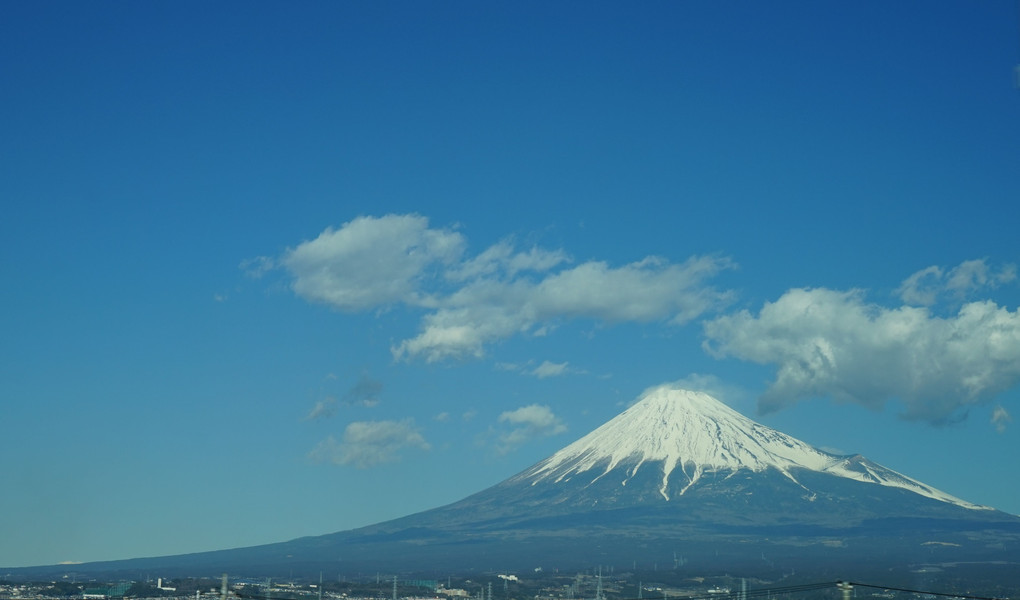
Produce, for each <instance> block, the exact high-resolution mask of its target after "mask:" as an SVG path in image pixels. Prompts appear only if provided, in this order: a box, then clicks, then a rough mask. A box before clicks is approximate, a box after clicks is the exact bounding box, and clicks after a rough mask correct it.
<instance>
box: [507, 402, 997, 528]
mask: <svg viewBox="0 0 1020 600" xmlns="http://www.w3.org/2000/svg"><path fill="white" fill-rule="evenodd" d="M649 469H652V470H655V472H656V474H657V475H658V476H659V477H660V478H661V484H660V486H659V493H660V494H661V495H662V497H663V498H664V499H665V500H667V501H668V500H670V498H671V490H676V492H675V493H677V494H679V495H683V494H684V493H686V492H687V491H688V490H689V489H690V488H691V487H692V486H695V485H696V484H697V483H698V482H699V481H700V480H701V479H702V477H703V476H705V475H706V474H707V473H711V474H714V475H720V474H725V475H724V477H732V476H734V475H735V474H736V473H738V472H740V471H741V470H745V471H751V472H762V471H765V470H767V469H775V470H776V471H777V472H778V473H781V474H782V475H783V476H785V477H787V478H789V479H790V480H791V481H793V482H795V483H797V484H798V485H801V484H800V481H799V480H798V473H799V472H802V471H803V470H807V471H813V472H819V473H828V474H831V475H836V476H839V477H845V478H848V479H854V480H856V481H862V482H868V483H874V484H878V485H884V486H890V487H897V488H902V489H905V490H909V491H911V492H914V493H917V494H920V495H922V496H926V497H929V498H933V499H935V500H940V501H942V502H948V503H951V504H956V505H958V506H962V507H966V508H973V509H979V508H985V507H981V506H978V505H975V504H971V503H969V502H966V501H964V500H960V499H959V498H956V497H953V496H951V495H949V494H947V493H945V492H942V491H939V490H937V489H934V488H932V487H930V486H927V485H925V484H923V483H921V482H919V481H916V480H914V479H911V478H909V477H906V476H904V475H901V474H899V473H897V472H895V471H893V470H891V469H887V468H885V467H883V466H881V465H878V464H875V463H873V462H871V461H869V460H867V459H865V458H863V457H861V456H859V455H853V456H840V455H835V454H830V453H828V452H825V451H822V450H819V449H817V448H815V447H813V446H811V445H809V444H806V443H804V442H802V441H800V440H798V439H796V438H793V437H791V436H789V435H786V434H784V433H781V432H779V431H776V430H775V429H772V428H770V427H766V426H765V425H762V424H760V423H756V422H754V421H752V420H751V419H749V418H747V417H745V416H743V415H741V414H740V413H738V412H737V411H735V410H733V409H732V408H730V407H728V406H726V405H725V404H723V403H722V402H720V401H718V400H716V399H715V398H713V397H712V396H709V395H708V394H705V393H703V392H695V391H690V390H684V389H680V388H677V387H675V386H672V385H664V386H659V387H656V388H653V389H651V390H649V391H647V392H646V393H645V394H644V395H643V396H642V397H641V398H640V399H639V400H638V402H636V403H635V404H634V405H632V406H631V407H630V408H628V409H627V410H625V411H624V412H623V413H621V414H619V415H618V416H617V417H615V418H614V419H612V420H610V421H609V422H607V423H605V424H604V425H602V426H601V427H599V428H598V429H596V430H595V431H592V432H591V433H589V434H588V435H586V436H584V437H582V438H581V439H579V440H577V441H576V442H574V443H573V444H570V445H569V446H567V447H565V448H563V449H562V450H560V451H559V452H557V453H556V454H554V455H552V456H551V457H549V458H548V459H546V460H544V461H542V462H540V463H539V464H537V465H535V466H534V467H532V468H531V469H529V470H528V471H525V472H524V473H522V474H521V476H520V477H521V478H523V479H526V480H530V481H531V483H532V484H537V483H539V482H543V481H544V482H549V481H552V482H563V481H567V480H570V479H571V478H573V477H578V478H581V477H586V478H590V480H591V482H595V481H598V480H599V479H600V478H602V477H603V476H605V475H606V474H608V473H611V472H617V473H619V471H620V470H623V471H624V473H625V475H624V476H623V477H622V478H621V479H620V485H623V486H626V485H627V483H628V482H629V481H630V480H631V479H632V478H634V477H635V476H637V475H638V474H639V473H642V472H643V471H644V470H649ZM671 482H676V485H671ZM805 489H807V488H806V487H805ZM808 491H810V490H808Z"/></svg>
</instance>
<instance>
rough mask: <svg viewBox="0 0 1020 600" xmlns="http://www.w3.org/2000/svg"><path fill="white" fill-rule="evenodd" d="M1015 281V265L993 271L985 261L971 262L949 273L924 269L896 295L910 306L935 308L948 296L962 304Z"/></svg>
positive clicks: (912, 277) (906, 281)
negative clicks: (977, 294) (974, 295)
mask: <svg viewBox="0 0 1020 600" xmlns="http://www.w3.org/2000/svg"><path fill="white" fill-rule="evenodd" d="M1016 277H1017V275H1016V265H1013V264H1006V265H1002V266H1000V267H999V268H998V269H994V268H992V267H989V266H988V263H987V261H986V260H984V259H978V260H968V261H964V262H962V263H960V264H959V265H957V266H955V267H953V268H952V269H949V270H948V271H947V270H945V269H943V268H942V267H939V266H931V267H927V268H924V269H921V270H920V271H918V272H916V273H914V274H912V275H911V276H910V277H907V278H906V279H905V280H904V281H903V283H902V284H901V285H900V287H899V288H897V290H896V293H897V294H899V296H900V298H901V299H902V300H903V301H904V302H905V303H907V304H911V305H914V306H932V305H934V304H935V303H936V302H938V301H939V300H940V299H941V298H943V297H945V296H949V297H950V298H951V300H952V301H954V302H960V301H962V300H963V299H965V298H967V297H969V296H971V295H972V294H975V293H977V292H980V291H982V290H986V289H994V288H997V287H999V286H1000V285H1002V284H1005V283H1010V282H1012V281H1015V280H1016Z"/></svg>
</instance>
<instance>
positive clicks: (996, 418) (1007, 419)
mask: <svg viewBox="0 0 1020 600" xmlns="http://www.w3.org/2000/svg"><path fill="white" fill-rule="evenodd" d="M1012 422H1013V417H1012V416H1010V414H1009V412H1007V411H1006V409H1005V408H1003V407H1002V406H996V407H995V410H993V411H992V425H995V430H996V431H998V432H999V433H1005V431H1006V427H1007V426H1008V425H1009V424H1010V423H1012Z"/></svg>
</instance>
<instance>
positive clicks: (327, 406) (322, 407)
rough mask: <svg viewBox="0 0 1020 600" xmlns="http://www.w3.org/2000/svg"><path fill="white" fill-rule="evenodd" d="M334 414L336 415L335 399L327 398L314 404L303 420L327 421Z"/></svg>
mask: <svg viewBox="0 0 1020 600" xmlns="http://www.w3.org/2000/svg"><path fill="white" fill-rule="evenodd" d="M334 414H336V398H333V397H332V396H327V397H325V398H323V399H322V400H319V401H318V402H316V403H315V406H313V407H312V410H310V411H308V414H307V415H306V416H305V420H306V421H314V420H316V419H328V418H330V417H332V416H333V415H334Z"/></svg>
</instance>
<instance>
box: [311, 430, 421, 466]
mask: <svg viewBox="0 0 1020 600" xmlns="http://www.w3.org/2000/svg"><path fill="white" fill-rule="evenodd" d="M406 448H414V449H418V450H429V449H430V448H431V446H430V445H429V443H428V442H426V441H425V438H424V437H423V436H422V435H421V433H420V432H419V431H418V429H417V428H416V427H415V425H414V421H413V420H412V419H405V420H403V421H358V422H354V423H351V424H349V425H348V426H347V428H346V429H345V430H344V433H343V436H342V437H341V439H340V440H339V441H337V440H336V439H335V438H334V437H333V436H330V437H328V438H326V439H325V440H323V441H322V442H320V443H319V445H318V446H316V447H315V449H314V450H312V451H311V452H310V453H309V454H308V457H309V458H310V459H312V460H314V461H316V462H328V463H332V464H335V465H350V466H353V467H356V468H359V469H367V468H370V467H374V466H377V465H380V464H384V463H390V462H396V461H398V460H400V457H401V452H402V451H403V450H404V449H406Z"/></svg>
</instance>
